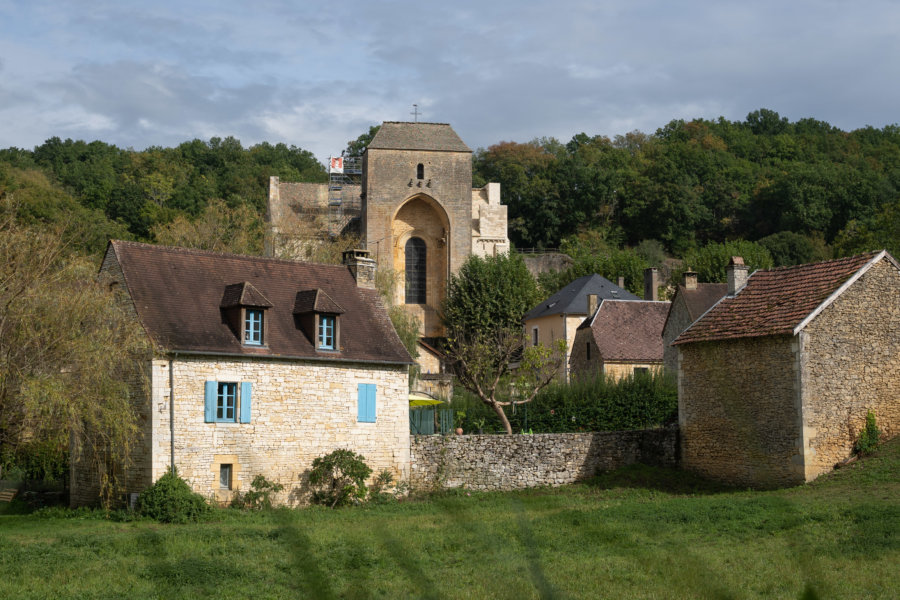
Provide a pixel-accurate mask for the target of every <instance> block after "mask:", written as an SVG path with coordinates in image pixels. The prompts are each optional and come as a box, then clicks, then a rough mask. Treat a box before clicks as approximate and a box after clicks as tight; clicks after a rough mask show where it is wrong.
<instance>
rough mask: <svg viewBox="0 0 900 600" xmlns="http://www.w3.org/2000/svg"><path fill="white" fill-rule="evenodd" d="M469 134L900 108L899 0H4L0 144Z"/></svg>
mask: <svg viewBox="0 0 900 600" xmlns="http://www.w3.org/2000/svg"><path fill="white" fill-rule="evenodd" d="M413 104H416V105H418V110H419V112H420V115H419V117H418V120H420V121H429V122H440V123H450V124H451V125H452V126H453V128H454V129H455V130H456V132H457V133H458V134H459V135H460V137H461V138H462V139H463V141H465V142H466V143H467V144H468V145H469V147H471V148H472V149H477V148H486V147H488V146H490V145H492V144H495V143H498V142H501V141H517V142H527V141H530V140H532V139H535V138H538V137H545V136H546V137H555V138H557V139H559V140H561V141H562V142H566V141H568V140H569V139H571V138H572V136H574V135H575V134H577V133H581V132H584V133H587V134H589V135H606V136H609V137H614V136H615V135H619V134H625V133H627V132H629V131H633V130H635V129H637V130H640V131H643V132H647V133H652V132H654V131H656V129H657V128H659V127H663V126H664V125H666V124H667V123H668V122H670V121H671V120H673V119H685V120H688V119H693V118H705V119H716V118H718V117H720V116H722V117H725V118H726V119H729V120H743V119H744V118H745V117H746V116H747V114H748V113H749V112H751V111H754V110H757V109H760V108H768V109H771V110H774V111H777V112H778V113H780V114H781V116H784V117H788V118H789V119H790V120H792V121H796V120H798V119H801V118H807V117H811V118H815V119H818V120H821V121H827V122H829V123H831V124H832V125H835V126H837V127H840V128H841V129H844V130H852V129H857V128H860V127H865V126H867V125H871V126H874V127H878V128H881V127H884V126H885V125H891V124H895V123H897V122H898V121H900V117H898V107H900V1H896V0H871V1H870V0H855V1H850V0H847V1H844V0H778V1H769V0H754V1H752V2H748V1H747V0H741V1H740V2H733V1H731V0H716V1H693V0H685V1H681V2H673V1H672V0H668V1H665V0H659V1H650V0H610V1H605V0H597V1H592V2H579V1H577V0H570V1H569V2H558V1H556V2H553V1H529V0H516V1H515V2H512V1H509V0H480V1H469V0H460V1H456V0H442V1H441V2H434V1H428V0H417V1H407V0H388V1H379V0H369V1H356V0H342V1H341V2H334V3H331V4H329V3H328V2H325V1H322V0H318V1H316V2H308V1H306V0H290V1H281V0H254V1H253V2H249V1H247V0H243V1H240V2H238V1H232V0H181V1H180V2H175V1H172V0H156V1H154V2H147V1H146V0H144V1H142V2H132V1H131V0H114V1H107V0H90V1H82V0H68V1H62V0H57V1H55V2H47V1H43V0H27V1H18V0H0V148H7V147H10V146H15V147H19V148H29V149H30V148H33V147H34V146H37V145H40V144H42V143H43V142H44V141H45V140H46V139H48V138H50V137H52V136H59V137H60V138H63V139H66V138H72V139H82V140H86V141H92V140H95V139H97V140H102V141H104V142H107V143H110V144H115V145H116V146H119V147H122V148H129V147H130V148H134V149H136V150H142V149H144V148H146V147H148V146H175V145H177V144H179V143H181V142H184V141H188V140H191V139H195V138H199V139H202V140H208V139H209V138H211V137H214V136H219V137H225V136H234V137H236V138H238V139H239V140H241V142H242V143H243V144H244V146H245V147H247V146H250V145H253V144H256V143H259V142H263V141H267V142H270V143H273V144H274V143H279V142H284V143H286V144H288V145H294V146H298V147H300V148H303V149H305V150H310V151H311V152H313V153H314V154H315V155H316V156H317V157H318V158H319V159H320V160H322V161H325V160H326V159H327V157H328V156H329V155H331V154H339V153H340V151H341V150H342V149H343V148H344V147H345V146H346V144H347V141H348V140H351V139H355V138H356V137H357V136H359V135H360V134H361V133H364V132H365V131H367V130H368V128H369V126H370V125H375V124H378V123H381V122H382V121H410V120H413V119H414V118H415V117H414V116H413V115H412V114H411V113H412V112H413Z"/></svg>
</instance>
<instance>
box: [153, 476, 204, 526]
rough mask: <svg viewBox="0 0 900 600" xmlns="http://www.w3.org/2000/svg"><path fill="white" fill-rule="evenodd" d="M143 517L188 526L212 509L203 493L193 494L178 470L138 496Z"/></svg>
mask: <svg viewBox="0 0 900 600" xmlns="http://www.w3.org/2000/svg"><path fill="white" fill-rule="evenodd" d="M138 505H139V506H140V512H141V514H142V515H143V516H146V517H150V518H151V519H155V520H157V521H159V522H160V523H189V522H192V521H199V520H201V519H202V518H204V517H205V516H207V515H208V514H209V512H210V511H211V508H210V506H209V504H207V503H206V500H205V499H204V498H203V496H201V495H200V494H197V493H194V492H193V491H191V487H190V486H189V485H188V483H187V482H186V481H185V480H184V479H182V478H181V477H179V476H178V473H177V472H176V471H175V470H172V471H167V472H166V474H165V475H163V476H162V477H160V478H159V479H157V480H156V483H154V484H153V485H152V486H150V487H149V488H147V489H146V490H144V491H143V492H142V493H141V495H140V496H139V497H138Z"/></svg>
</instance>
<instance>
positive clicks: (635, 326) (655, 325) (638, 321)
mask: <svg viewBox="0 0 900 600" xmlns="http://www.w3.org/2000/svg"><path fill="white" fill-rule="evenodd" d="M668 312H669V303H668V302H659V301H656V300H604V301H602V302H601V303H600V306H599V307H597V310H596V312H594V314H593V315H592V316H591V318H590V319H586V320H585V321H584V322H583V323H582V324H581V325H580V326H579V327H578V329H577V330H576V332H575V340H574V343H573V344H572V353H571V357H570V359H569V360H570V368H571V371H572V376H573V377H590V376H596V375H598V374H604V375H608V376H611V377H614V378H616V379H621V378H622V377H627V376H628V375H633V374H635V373H639V372H648V371H652V372H656V371H659V370H660V369H661V368H662V362H663V346H662V329H663V324H664V323H665V321H666V315H667V314H668Z"/></svg>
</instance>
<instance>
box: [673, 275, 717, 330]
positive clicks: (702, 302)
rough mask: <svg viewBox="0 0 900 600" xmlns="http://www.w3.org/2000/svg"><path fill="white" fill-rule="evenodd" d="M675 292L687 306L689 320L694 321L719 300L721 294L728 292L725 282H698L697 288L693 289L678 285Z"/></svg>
mask: <svg viewBox="0 0 900 600" xmlns="http://www.w3.org/2000/svg"><path fill="white" fill-rule="evenodd" d="M675 293H676V294H678V295H680V296H682V298H684V305H685V306H686V307H687V311H688V316H689V317H690V318H691V321H696V320H697V319H699V318H700V317H702V316H703V313H705V312H706V311H708V310H709V309H710V308H711V307H712V305H713V304H715V303H716V302H718V301H719V299H720V298H722V296H724V295H725V294H727V293H728V284H727V283H698V284H697V288H696V289H693V290H689V289H686V288H685V287H684V286H683V285H679V286H678V290H677V291H676V292H675Z"/></svg>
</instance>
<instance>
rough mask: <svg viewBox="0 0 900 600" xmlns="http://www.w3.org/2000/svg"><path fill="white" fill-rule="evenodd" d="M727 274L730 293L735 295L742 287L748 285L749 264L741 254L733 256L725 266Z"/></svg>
mask: <svg viewBox="0 0 900 600" xmlns="http://www.w3.org/2000/svg"><path fill="white" fill-rule="evenodd" d="M725 274H726V276H727V277H728V295H729V296H734V295H735V294H737V293H738V292H739V291H741V288H743V287H744V286H745V285H747V265H745V264H744V259H743V258H741V257H740V256H732V257H731V260H730V261H729V262H728V266H727V267H725Z"/></svg>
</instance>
